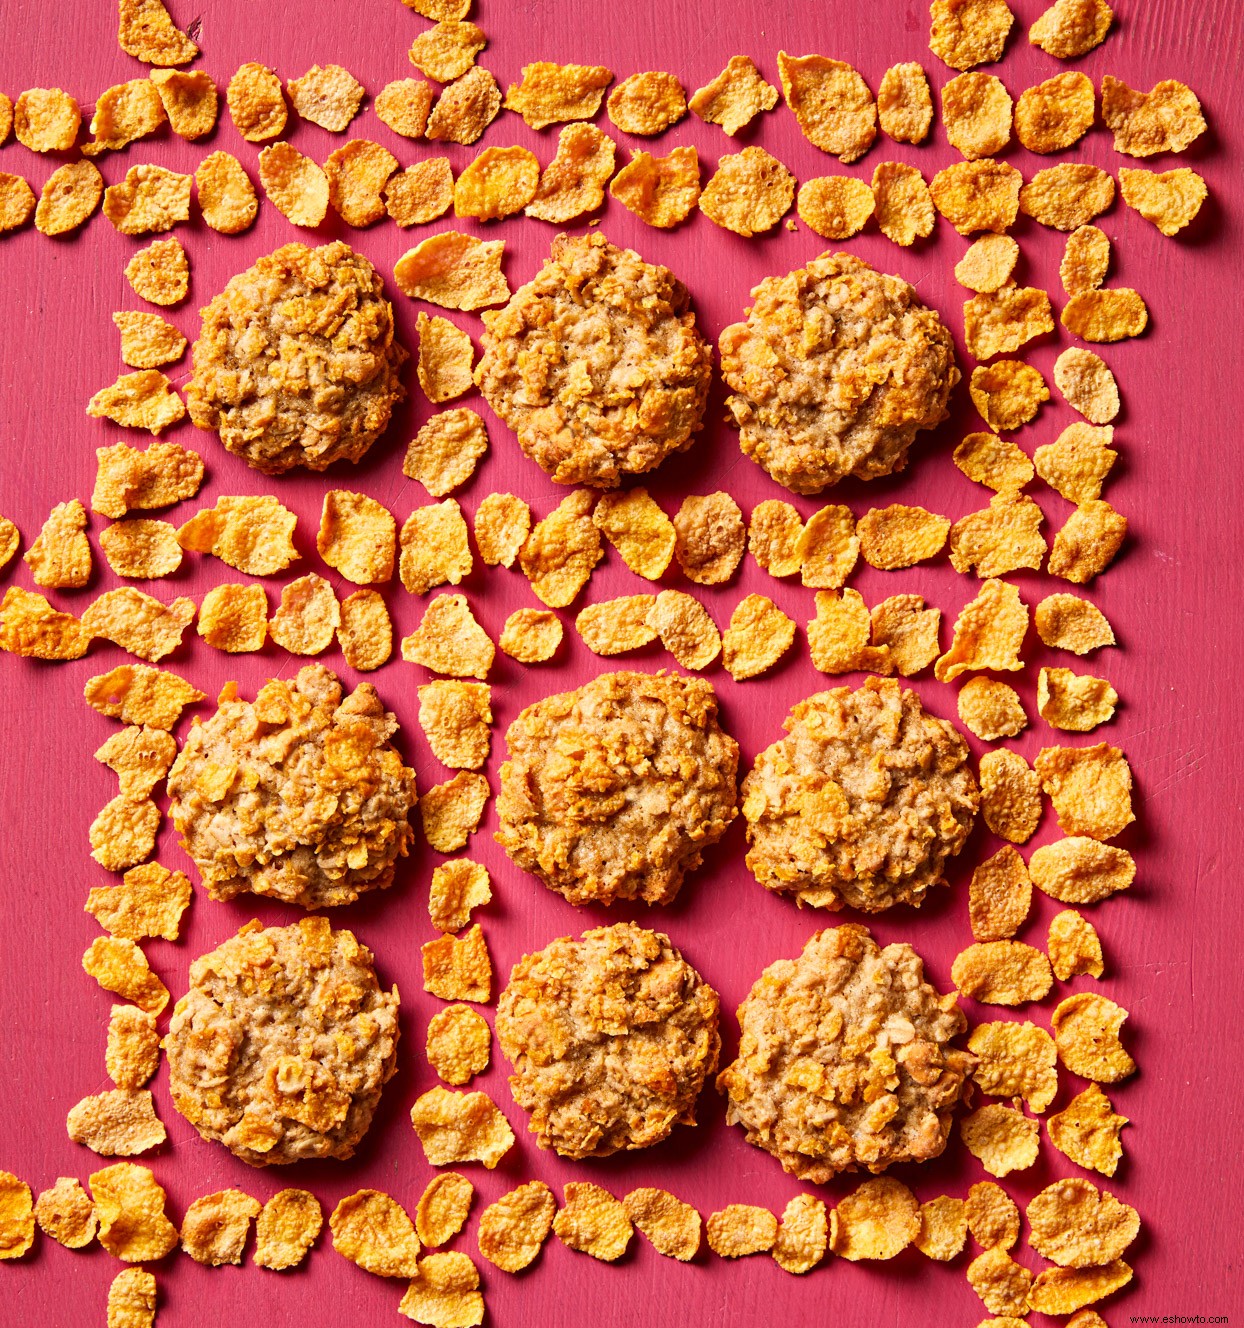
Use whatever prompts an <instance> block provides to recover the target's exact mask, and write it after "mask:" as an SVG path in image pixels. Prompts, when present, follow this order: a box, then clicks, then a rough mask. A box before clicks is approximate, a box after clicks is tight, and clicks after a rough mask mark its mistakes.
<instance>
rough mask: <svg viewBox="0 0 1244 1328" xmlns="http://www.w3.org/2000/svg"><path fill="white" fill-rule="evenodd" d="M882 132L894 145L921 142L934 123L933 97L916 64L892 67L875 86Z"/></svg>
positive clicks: (909, 63)
mask: <svg viewBox="0 0 1244 1328" xmlns="http://www.w3.org/2000/svg"><path fill="white" fill-rule="evenodd" d="M877 119H878V120H879V122H880V124H881V132H882V133H883V134H886V135H888V136H889V137H890V138H892V139H893V140H894V141H895V142H896V143H923V142H924V140H925V139H926V138H928V136H929V129H930V128H931V126H932V124H933V98H932V96H931V95H930V93H929V80H928V78H927V77H926V76H925V72H924V70H923V69H922V68H921V67H920V66H919V65H918V64H915V63H912V62H908V63H906V64H899V65H891V66H890V68H889V69H887V70H886V71H885V73H884V74H883V75H882V76H881V82H880V83H879V84H877Z"/></svg>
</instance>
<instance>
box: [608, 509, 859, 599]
mask: <svg viewBox="0 0 1244 1328" xmlns="http://www.w3.org/2000/svg"><path fill="white" fill-rule="evenodd" d="M639 492H640V493H644V495H645V497H646V496H647V495H646V493H645V491H644V490H639ZM601 501H602V502H604V501H605V500H604V499H602V500H601ZM654 506H655V504H654ZM658 510H659V509H658ZM842 510H844V511H845V510H846V509H845V508H844V509H842ZM672 524H673V529H674V534H675V542H674V553H675V555H676V556H677V558H678V565H679V566H680V567H681V568H682V571H683V575H684V576H686V577H687V579H688V580H690V581H694V582H696V584H697V585H704V586H711V585H720V584H721V583H723V582H725V581H728V580H729V579H730V578H731V577H732V576H733V575H734V572H735V569H736V568H737V567H738V565H739V562H740V560H741V559H742V557H743V549H744V547H745V545H746V538H747V537H746V531H745V528H744V525H743V513H742V512H741V511H739V505H738V503H736V502H735V501H734V499H733V498H731V497H730V495H729V494H728V493H723V492H722V491H721V490H718V491H717V492H716V493H710V494H708V495H707V496H706V497H705V496H699V495H695V494H692V495H689V496H688V497H686V498H684V499H683V502H682V506H681V507H680V508H679V509H678V515H677V516H675V517H674V520H673V523H672ZM662 533H663V532H662ZM624 560H625V556H624ZM629 565H630V564H629V563H628V566H629ZM666 565H668V559H667V562H666ZM633 570H634V569H633ZM663 570H664V568H662V571H663ZM641 575H642V574H641ZM659 575H660V573H659V572H658V573H657V575H656V576H652V577H650V579H651V580H656V579H657V578H658V577H659ZM835 584H837V583H835Z"/></svg>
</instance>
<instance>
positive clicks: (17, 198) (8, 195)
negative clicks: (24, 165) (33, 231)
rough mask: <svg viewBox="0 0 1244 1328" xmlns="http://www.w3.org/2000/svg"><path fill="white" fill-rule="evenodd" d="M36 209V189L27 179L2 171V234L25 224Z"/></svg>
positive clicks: (0, 194)
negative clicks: (32, 187)
mask: <svg viewBox="0 0 1244 1328" xmlns="http://www.w3.org/2000/svg"><path fill="white" fill-rule="evenodd" d="M36 211H37V208H36V206H35V195H34V190H33V189H31V187H30V186H29V185H28V184H27V183H26V181H25V180H24V179H23V178H22V177H21V176H20V175H13V174H12V173H11V172H9V171H0V234H3V233H4V232H5V231H15V230H17V228H18V227H19V226H24V225H25V224H26V223H27V222H28V221H29V220H30V218H31V216H32V215H34V213H35V212H36Z"/></svg>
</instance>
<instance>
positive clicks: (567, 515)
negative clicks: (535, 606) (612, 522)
mask: <svg viewBox="0 0 1244 1328" xmlns="http://www.w3.org/2000/svg"><path fill="white" fill-rule="evenodd" d="M595 503H596V495H595V494H594V493H592V492H591V491H590V490H588V489H576V490H575V491H574V492H573V493H570V494H567V496H566V497H565V498H563V499H562V501H561V502H560V503H559V504H558V505H557V507H556V508H555V509H554V510H553V511H552V512H550V513H549V515H548V516H546V517H545V518H544V520H543V521H540V522H538V523H537V524H536V526H535V528H534V529H533V530H532V532H531V534H530V535H528V536H527V539H526V540H525V541H524V542H523V547H522V549H521V550H520V551H519V555H518V561H519V566H520V567H521V568H522V569H523V575H524V576H526V578H527V579H528V581H530V582H531V588H532V590H534V591H535V593H536V598H537V599H539V600H541V601H542V602H543V603H545V604H547V605H548V606H549V608H551V609H562V608H565V607H566V606H567V605H568V604H571V603H573V602H574V600H575V598H576V597H577V596H578V594H579V592H580V591H581V590H582V589H583V587H584V586H585V585H587V581H588V577H589V576H591V574H592V568H593V567H595V566H596V564H597V563H598V562H600V560H601V558H602V557H603V556H604V554H603V552H602V549H601V542H600V531H599V530H598V529H597V527H596V526H595V525H594V524H593V522H592V509H593V507H594V506H595Z"/></svg>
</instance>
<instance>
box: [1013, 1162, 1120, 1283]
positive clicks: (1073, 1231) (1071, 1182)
mask: <svg viewBox="0 0 1244 1328" xmlns="http://www.w3.org/2000/svg"><path fill="white" fill-rule="evenodd" d="M1027 1216H1028V1225H1029V1229H1030V1230H1029V1237H1028V1239H1029V1243H1030V1244H1031V1245H1032V1248H1033V1249H1034V1250H1036V1251H1037V1253H1038V1254H1041V1255H1043V1256H1044V1257H1045V1258H1047V1259H1049V1260H1050V1261H1051V1262H1052V1263H1056V1264H1059V1265H1061V1266H1062V1267H1064V1268H1093V1267H1099V1266H1101V1265H1102V1264H1108V1263H1111V1262H1113V1261H1114V1260H1115V1259H1117V1258H1118V1257H1119V1256H1120V1255H1121V1254H1122V1253H1123V1252H1124V1251H1125V1250H1126V1249H1127V1247H1128V1246H1129V1245H1130V1244H1131V1243H1132V1241H1134V1240H1135V1239H1136V1237H1137V1235H1139V1233H1140V1215H1139V1214H1138V1213H1137V1212H1136V1210H1135V1209H1134V1208H1132V1207H1131V1206H1130V1205H1129V1204H1125V1203H1121V1202H1120V1201H1119V1200H1118V1199H1116V1198H1115V1197H1114V1195H1113V1194H1111V1193H1110V1192H1109V1191H1108V1190H1099V1189H1098V1188H1097V1186H1096V1185H1094V1184H1093V1182H1092V1181H1090V1180H1085V1179H1084V1178H1083V1177H1080V1176H1070V1177H1067V1178H1066V1179H1063V1180H1058V1181H1055V1182H1054V1184H1052V1185H1047V1186H1046V1188H1045V1189H1043V1190H1042V1191H1041V1192H1040V1193H1039V1194H1037V1195H1036V1196H1035V1197H1034V1198H1033V1199H1032V1201H1031V1202H1030V1203H1029V1205H1028V1208H1027Z"/></svg>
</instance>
